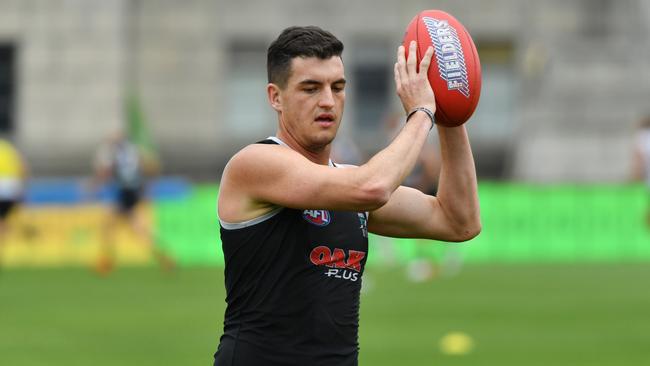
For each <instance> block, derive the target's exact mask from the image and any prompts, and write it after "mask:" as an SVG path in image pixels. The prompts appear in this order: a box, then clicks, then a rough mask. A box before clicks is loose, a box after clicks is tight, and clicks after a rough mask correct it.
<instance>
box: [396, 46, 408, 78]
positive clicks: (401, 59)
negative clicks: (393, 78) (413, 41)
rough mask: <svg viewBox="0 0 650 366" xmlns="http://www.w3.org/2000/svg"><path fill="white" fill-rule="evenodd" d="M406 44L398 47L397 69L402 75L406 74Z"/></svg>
mask: <svg viewBox="0 0 650 366" xmlns="http://www.w3.org/2000/svg"><path fill="white" fill-rule="evenodd" d="M404 53H405V52H404V46H399V47H397V69H398V71H399V74H400V76H401V77H404V76H406V56H405V55H404Z"/></svg>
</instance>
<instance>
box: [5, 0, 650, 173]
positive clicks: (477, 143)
mask: <svg viewBox="0 0 650 366" xmlns="http://www.w3.org/2000/svg"><path fill="white" fill-rule="evenodd" d="M427 8H439V9H443V10H445V11H448V12H450V13H451V14H453V15H455V16H456V17H457V18H459V19H460V20H461V21H462V22H463V23H464V24H465V25H466V27H467V28H468V30H469V31H470V33H471V34H472V35H473V37H474V39H475V40H476V42H477V44H478V47H479V52H480V56H481V59H482V63H483V70H484V75H483V77H484V87H483V93H482V99H481V103H480V105H479V107H478V111H477V113H476V116H475V117H474V118H473V120H472V121H471V123H470V124H469V129H470V134H471V138H472V140H473V147H474V150H475V155H476V158H477V165H478V169H479V174H480V175H481V176H482V177H489V178H506V179H507V178H513V179H516V180H520V181H529V182H563V181H571V182H595V181H599V182H604V181H605V182H621V181H624V180H626V179H627V177H628V171H629V165H630V157H631V152H630V149H631V148H630V146H631V141H632V130H633V125H634V123H635V120H636V118H637V117H638V116H640V115H641V114H643V113H645V112H646V111H647V110H644V108H647V105H648V103H647V101H648V96H649V95H650V62H649V60H650V43H649V42H648V41H647V40H648V39H649V38H650V5H649V3H648V1H645V0H617V1H614V0H572V1H563V0H562V1H561V0H551V1H527V2H520V1H516V0H481V1H470V0H465V1H458V0H454V1H451V0H445V1H437V2H430V1H392V0H358V1H343V0H334V1H327V2H296V1H289V0H280V1H272V2H271V1H263V0H244V1H234V2H233V1H217V0H186V1H160V0H112V1H104V0H0V133H5V134H9V135H11V136H12V137H13V138H14V139H15V140H16V141H17V143H18V146H19V147H20V148H21V149H22V150H23V151H24V152H25V154H26V156H27V159H28V160H29V162H30V163H31V166H32V168H33V173H34V175H36V176H39V175H78V174H85V173H87V172H88V170H89V169H90V161H91V156H92V152H93V150H94V147H95V146H96V145H97V143H98V142H99V141H100V140H101V139H102V138H103V137H104V136H105V135H106V134H107V133H108V132H109V131H111V130H113V129H115V128H116V127H117V126H121V125H123V124H124V119H125V117H124V115H125V113H124V108H125V103H126V100H127V98H128V95H129V93H132V92H135V94H136V95H137V96H138V100H139V101H140V103H141V108H142V110H143V112H144V114H145V115H146V119H147V123H148V126H149V129H150V134H151V136H152V138H153V140H155V142H156V145H157V146H158V147H159V149H160V154H161V156H162V159H163V161H164V162H165V167H166V172H167V173H170V174H185V175H188V176H190V177H194V178H199V179H216V178H218V177H219V176H220V173H221V169H222V167H223V166H224V164H225V162H226V161H227V159H228V158H229V156H230V155H231V153H232V152H233V151H234V150H235V149H237V148H238V147H240V146H242V145H244V144H246V143H249V142H251V141H253V140H255V139H257V138H260V137H264V136H266V135H269V134H272V133H273V131H274V129H275V123H276V122H275V117H274V115H273V113H271V110H270V108H268V107H267V104H266V101H265V94H264V86H265V83H266V79H265V78H266V76H265V50H266V47H267V45H268V43H269V42H270V41H271V40H272V39H273V38H274V37H275V36H276V35H277V34H278V33H279V32H280V31H281V30H282V29H283V28H284V27H286V26H289V25H294V24H316V25H320V26H322V27H324V28H326V29H329V30H332V31H333V32H334V33H335V34H336V35H337V36H339V37H340V38H341V39H342V40H343V41H344V43H345V45H346V51H345V53H344V60H345V63H346V73H347V75H346V76H347V77H348V79H349V80H350V88H349V91H348V106H347V110H346V116H345V118H344V127H343V130H342V132H341V133H342V135H344V136H348V137H350V138H351V139H352V140H353V141H356V142H358V143H359V144H360V147H361V149H362V150H363V151H364V152H365V153H367V154H369V153H372V152H374V151H376V150H377V149H379V148H380V147H381V146H382V145H383V144H384V143H385V140H386V138H385V137H384V130H383V127H382V123H383V122H382V121H383V119H384V118H385V117H386V116H387V115H389V114H390V113H391V112H393V111H395V110H399V105H398V102H397V99H396V97H394V92H393V81H392V76H391V69H392V67H391V65H392V64H393V62H394V53H395V48H396V46H397V45H398V44H399V43H400V40H401V36H402V34H403V31H404V27H405V26H406V24H407V23H408V21H409V20H410V19H411V18H412V17H413V16H414V15H415V14H416V13H417V12H418V11H420V10H423V9H427Z"/></svg>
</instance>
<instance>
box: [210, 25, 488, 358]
mask: <svg viewBox="0 0 650 366" xmlns="http://www.w3.org/2000/svg"><path fill="white" fill-rule="evenodd" d="M415 46H416V45H415V42H413V43H412V44H411V45H410V50H409V55H410V56H409V58H408V60H406V57H405V50H404V47H402V46H400V47H399V48H398V52H397V62H396V63H395V70H394V73H395V84H396V90H397V94H398V96H399V97H400V99H401V102H402V105H403V107H404V110H405V111H406V112H407V113H408V115H409V117H408V118H405V119H406V120H407V121H408V122H407V123H406V124H405V125H404V126H403V127H402V130H401V132H400V133H399V134H398V135H397V136H396V137H395V139H393V141H392V142H391V143H390V145H389V146H388V147H386V148H385V149H383V150H381V151H380V152H378V153H377V154H376V155H374V156H373V157H372V158H371V159H370V160H369V161H368V162H367V163H365V164H363V165H360V166H358V167H357V166H340V165H338V164H335V163H334V162H332V161H331V160H330V153H331V148H332V141H333V140H334V138H335V136H336V133H337V131H338V128H339V125H340V123H341V117H342V115H343V107H344V104H345V85H346V80H345V73H344V67H343V61H342V59H341V54H342V52H343V44H342V43H341V42H340V41H339V40H338V39H337V38H336V37H335V36H333V35H332V34H331V33H329V32H327V31H324V30H322V29H320V28H318V27H313V26H309V27H290V28H287V29H285V30H284V31H283V32H282V33H281V34H280V35H279V37H278V38H277V39H276V40H275V41H273V42H272V44H271V45H270V47H269V49H268V54H267V71H268V81H269V83H268V84H267V97H268V100H269V103H270V105H271V107H272V108H273V109H274V110H275V111H276V113H277V117H278V129H277V133H276V136H271V137H269V138H267V139H265V140H262V141H260V142H259V143H255V144H251V145H248V146H246V147H244V148H243V149H242V150H240V151H239V152H238V153H236V154H235V155H234V156H233V157H232V158H231V160H230V161H229V162H228V164H227V166H226V168H225V169H224V173H223V176H222V180H221V186H220V192H219V198H218V200H219V202H218V216H219V220H220V223H221V239H222V249H223V252H224V258H225V264H226V266H225V270H224V271H225V287H226V302H227V308H226V312H225V316H224V331H223V335H222V337H221V339H220V344H219V347H218V350H217V352H216V354H215V365H218V366H230V365H237V366H247V365H269V366H270V365H325V364H327V365H338V366H344V365H357V364H358V350H359V344H358V326H359V305H360V304H359V298H360V289H361V276H362V274H363V270H364V267H365V263H366V258H367V256H366V254H367V250H368V231H370V232H374V233H375V234H379V235H385V236H392V237H414V238H428V239H436V240H445V241H464V240H469V239H471V238H472V237H474V236H476V235H477V234H478V233H479V232H480V228H481V227H480V217H479V202H478V195H477V184H476V172H475V168H474V161H473V157H472V153H471V149H470V145H469V140H468V138H467V132H466V130H465V127H463V126H461V127H455V128H446V127H442V126H438V136H439V138H440V141H441V144H440V146H441V151H442V154H441V156H442V164H441V174H440V181H439V185H438V187H439V189H438V195H437V197H434V196H430V195H426V194H424V193H422V192H420V191H418V190H416V189H413V188H408V187H404V186H400V184H401V182H402V181H404V179H405V178H406V176H408V174H409V173H410V172H411V170H412V169H413V166H414V165H415V163H416V161H417V159H418V157H419V155H420V152H421V150H422V147H423V146H424V144H425V140H426V139H427V136H428V134H429V131H430V130H431V129H432V128H433V125H434V123H433V113H434V112H435V109H436V104H435V99H434V95H433V90H432V89H431V85H430V84H429V81H428V79H427V70H428V67H429V65H430V63H431V57H432V55H433V48H429V49H428V50H427V51H426V53H425V54H424V55H423V58H422V60H421V64H420V67H419V68H420V71H419V72H418V70H417V66H416V59H415V57H417V56H416V52H415ZM379 122H380V121H378V123H379ZM378 128H381V126H378Z"/></svg>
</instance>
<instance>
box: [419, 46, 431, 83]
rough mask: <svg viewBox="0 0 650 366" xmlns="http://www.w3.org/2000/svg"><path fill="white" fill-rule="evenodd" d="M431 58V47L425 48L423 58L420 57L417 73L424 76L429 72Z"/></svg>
mask: <svg viewBox="0 0 650 366" xmlns="http://www.w3.org/2000/svg"><path fill="white" fill-rule="evenodd" d="M432 56H433V47H431V46H429V48H427V52H425V54H424V56H423V57H422V61H420V71H419V73H424V74H425V76H426V74H428V72H429V65H431V59H432Z"/></svg>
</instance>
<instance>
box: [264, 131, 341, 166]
mask: <svg viewBox="0 0 650 366" xmlns="http://www.w3.org/2000/svg"><path fill="white" fill-rule="evenodd" d="M276 136H277V137H278V138H279V139H280V140H282V142H284V143H285V144H286V145H287V146H289V147H290V148H291V149H293V150H295V151H296V152H298V153H299V154H301V155H302V156H304V157H306V158H307V159H309V160H310V161H311V162H313V163H316V164H320V165H329V162H330V151H331V149H332V145H331V144H327V145H326V146H323V147H318V148H312V147H305V146H303V145H302V144H301V143H300V142H298V140H297V139H295V138H294V137H293V136H291V134H290V133H287V132H285V131H283V130H280V131H278V132H277V133H276Z"/></svg>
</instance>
